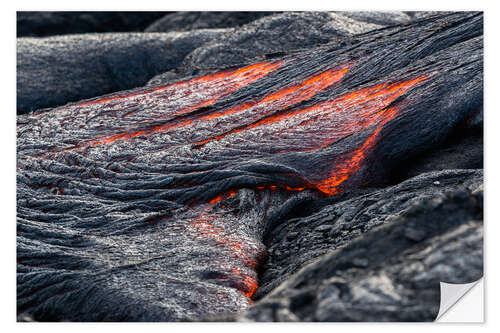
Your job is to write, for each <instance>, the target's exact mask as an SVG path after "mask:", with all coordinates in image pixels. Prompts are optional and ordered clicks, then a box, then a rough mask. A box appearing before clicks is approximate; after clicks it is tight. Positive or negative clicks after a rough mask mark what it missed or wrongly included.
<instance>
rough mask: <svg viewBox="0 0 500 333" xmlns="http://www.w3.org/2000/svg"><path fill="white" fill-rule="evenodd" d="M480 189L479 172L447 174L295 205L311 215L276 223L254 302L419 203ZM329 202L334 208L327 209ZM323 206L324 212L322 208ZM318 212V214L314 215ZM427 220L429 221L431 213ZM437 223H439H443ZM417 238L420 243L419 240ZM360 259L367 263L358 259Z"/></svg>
mask: <svg viewBox="0 0 500 333" xmlns="http://www.w3.org/2000/svg"><path fill="white" fill-rule="evenodd" d="M481 183H482V172H481V171H472V170H470V171H469V170H462V171H460V170H446V171H439V172H431V173H426V174H422V175H420V176H417V177H415V178H411V179H409V180H406V181H404V182H402V183H401V184H398V185H395V186H391V187H388V188H384V189H381V190H376V191H373V192H369V193H367V194H362V193H353V194H349V195H350V196H353V198H351V199H347V200H346V199H344V200H342V197H340V198H338V197H337V198H335V197H334V198H332V199H325V201H324V202H318V201H314V202H311V203H309V204H307V203H306V204H304V203H302V202H300V201H297V200H296V204H297V205H300V204H302V206H301V207H300V208H301V209H302V210H304V211H305V212H307V215H306V216H305V217H292V218H290V219H287V218H286V217H285V218H283V217H282V216H277V217H273V218H274V219H277V218H280V221H279V222H275V224H277V223H279V224H278V225H277V226H276V227H274V229H272V230H268V234H267V241H266V246H267V249H268V253H269V258H268V260H267V262H266V263H265V265H264V266H263V269H262V272H263V273H262V274H261V275H260V287H259V290H258V291H257V294H256V298H259V297H261V296H262V295H266V294H267V293H269V292H270V291H272V290H273V289H274V288H276V287H277V286H278V285H279V284H280V283H282V282H283V281H285V280H287V279H288V278H289V277H290V275H291V274H293V273H295V272H297V270H298V269H300V267H302V266H303V265H304V264H305V263H307V262H308V261H310V260H312V259H314V258H317V257H318V256H320V255H322V254H324V253H326V252H327V251H331V250H334V249H337V248H339V247H341V246H343V245H345V244H348V243H349V242H350V241H352V240H353V239H355V238H357V237H360V236H361V235H362V234H364V233H366V232H368V231H369V230H371V229H372V228H374V227H376V226H379V225H382V224H384V223H387V222H388V221H391V220H392V219H394V218H395V217H397V216H398V215H400V214H402V213H404V212H405V211H407V210H409V209H410V210H411V209H416V208H411V207H413V206H417V207H418V206H419V205H420V204H419V202H422V201H424V200H442V198H443V197H444V196H445V195H446V193H447V192H450V191H457V190H460V189H466V190H467V191H469V192H470V191H472V190H474V189H476V188H477V187H479V186H480V184H481ZM345 195H346V194H344V196H345ZM329 200H331V201H333V202H334V203H331V204H330V203H328V201H329ZM335 201H339V202H335ZM321 205H324V207H323V208H319V207H321ZM318 206H319V207H318ZM315 209H317V210H318V211H317V212H314V213H310V211H311V210H315ZM281 214H282V213H281ZM428 214H429V216H431V214H432V211H429V212H428ZM456 214H459V213H458V212H457V213H456ZM435 223H439V220H436V221H435ZM414 236H415V237H417V238H418V234H414ZM417 240H418V239H417ZM358 259H359V260H365V259H366V258H364V257H363V256H360V257H359V258H358ZM367 260H370V259H369V258H368V259H367Z"/></svg>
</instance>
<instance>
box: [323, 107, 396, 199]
mask: <svg viewBox="0 0 500 333" xmlns="http://www.w3.org/2000/svg"><path fill="white" fill-rule="evenodd" d="M384 114H385V115H386V118H385V119H384V120H383V121H382V122H381V123H380V124H379V126H378V127H377V129H376V130H375V131H374V132H373V134H372V135H370V136H369V137H368V139H366V141H365V142H364V143H363V144H362V145H361V147H359V148H358V149H356V150H354V151H352V152H351V153H349V154H346V155H348V157H347V158H346V159H345V160H343V161H341V162H340V163H339V164H337V165H336V166H335V169H334V170H335V171H334V172H332V173H331V175H330V176H329V177H328V178H326V179H324V180H322V181H321V182H319V183H317V184H316V187H317V188H318V189H319V190H320V191H321V192H323V193H325V194H328V195H334V194H337V193H340V192H342V189H341V188H339V185H340V184H342V183H343V182H345V181H346V180H347V179H349V177H351V176H352V175H353V174H354V173H355V172H356V171H358V170H359V168H360V167H361V165H362V162H363V160H364V159H365V158H366V156H367V155H368V153H370V152H371V151H372V150H373V148H374V146H375V143H376V142H377V139H378V135H379V133H380V131H381V130H382V128H383V126H384V124H386V123H387V122H388V121H389V120H391V119H392V118H394V117H395V116H396V115H397V111H396V109H395V108H389V109H387V110H386V111H385V112H384Z"/></svg>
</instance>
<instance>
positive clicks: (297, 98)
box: [197, 64, 350, 145]
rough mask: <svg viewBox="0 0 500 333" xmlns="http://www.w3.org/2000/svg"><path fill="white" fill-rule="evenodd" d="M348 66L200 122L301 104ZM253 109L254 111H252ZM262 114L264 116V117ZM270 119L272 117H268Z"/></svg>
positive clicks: (347, 66)
mask: <svg viewBox="0 0 500 333" xmlns="http://www.w3.org/2000/svg"><path fill="white" fill-rule="evenodd" d="M349 66H350V64H345V65H343V66H341V67H340V68H335V69H328V70H326V71H324V72H322V73H320V74H318V75H315V76H313V77H310V78H308V79H306V80H304V81H303V82H301V83H300V84H297V85H292V86H290V87H287V88H283V89H280V90H279V91H277V92H274V93H271V94H269V95H267V96H266V97H264V98H262V99H261V100H259V101H257V102H249V103H244V104H240V105H237V106H235V107H233V108H231V109H228V110H222V111H219V112H214V113H211V114H209V115H206V116H202V117H200V119H202V120H207V119H215V118H219V117H222V116H227V115H230V114H233V113H237V112H241V111H243V110H246V109H250V108H251V109H252V111H254V113H255V112H256V111H257V109H261V108H262V109H263V108H264V107H266V108H265V110H264V112H265V114H269V113H271V112H273V111H276V110H279V109H284V108H287V107H289V106H291V105H294V104H297V103H299V102H302V101H304V100H307V99H309V98H311V97H312V96H314V95H315V94H317V93H318V92H320V91H321V90H324V89H326V88H328V87H330V86H331V85H333V84H334V83H336V82H339V81H340V80H341V79H342V78H343V77H344V75H345V74H346V73H347V72H348V70H349ZM272 102H279V105H275V106H273V105H272ZM254 109H255V110H254ZM265 114H264V115H265ZM270 118H272V116H271V117H270ZM264 123H267V122H266V121H262V122H257V123H255V124H251V125H248V126H247V127H245V128H244V129H235V130H233V131H230V132H228V133H225V134H222V135H218V136H215V137H213V138H208V139H205V140H202V141H199V142H198V143H197V145H204V144H205V143H207V142H209V141H212V140H217V141H218V140H220V139H222V138H223V137H225V136H227V135H229V134H233V133H237V132H240V131H243V130H245V129H250V128H253V127H256V126H259V125H261V124H264Z"/></svg>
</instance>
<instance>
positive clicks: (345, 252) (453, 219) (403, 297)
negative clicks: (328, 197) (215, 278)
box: [209, 170, 483, 321]
mask: <svg viewBox="0 0 500 333" xmlns="http://www.w3.org/2000/svg"><path fill="white" fill-rule="evenodd" d="M435 179H440V180H439V181H440V182H441V183H442V185H444V187H443V188H442V189H437V188H438V187H437V186H433V183H431V181H432V180H435ZM463 180H465V183H464V184H463V185H459V183H460V182H461V181H463ZM481 181H482V173H481V172H478V171H472V170H471V171H465V170H462V171H459V170H457V171H448V172H442V173H435V174H426V175H422V176H420V177H417V178H413V179H411V180H408V181H406V182H404V183H402V184H400V185H398V186H395V187H392V188H389V189H385V190H382V191H380V192H374V193H372V194H370V195H368V196H361V197H359V198H354V199H351V200H348V201H345V202H340V203H337V204H335V205H330V206H327V207H325V208H324V209H323V210H322V211H320V212H318V213H317V214H314V215H313V216H311V217H310V218H306V219H302V220H303V221H304V223H303V224H302V227H301V228H297V226H296V225H294V224H293V223H292V224H290V223H286V222H285V225H286V227H288V228H290V229H293V230H298V231H299V233H302V232H303V231H304V228H306V230H311V229H312V228H311V227H310V226H309V224H308V223H309V222H317V220H318V219H319V220H322V221H323V223H327V222H329V223H333V225H334V227H333V229H334V230H335V231H334V232H332V233H330V235H329V236H328V237H329V238H330V244H329V246H330V250H331V249H335V248H336V247H337V246H339V247H338V248H337V249H336V250H333V251H330V252H328V253H327V254H325V255H323V256H319V257H317V258H316V259H314V260H311V261H310V262H309V263H308V264H307V265H305V266H304V267H303V268H301V269H300V270H299V271H298V272H297V273H296V274H294V275H292V276H287V274H282V275H281V277H282V278H283V281H284V282H283V283H282V284H281V285H279V286H278V287H277V288H275V289H274V290H273V291H272V292H271V293H270V294H268V295H267V296H266V297H264V298H263V299H261V300H260V301H258V302H257V303H256V304H255V305H254V306H253V307H251V308H250V309H249V310H247V311H245V312H243V313H242V314H237V315H226V316H221V317H215V318H212V319H211V320H225V321H432V320H434V319H435V318H436V316H437V314H438V312H439V305H440V285H439V283H440V282H446V283H470V282H474V281H476V280H478V279H479V278H481V277H482V275H483V224H482V219H483V193H482V186H478V187H476V189H474V187H475V186H476V185H478V184H481ZM452 183H455V185H452ZM466 184H467V185H466ZM449 185H451V186H450V187H448V188H447V187H446V186H449ZM391 192H392V193H391ZM395 193H397V197H395V198H393V199H391V198H390V197H389V196H388V195H391V194H392V195H394V194H395ZM342 205H344V206H345V207H346V208H347V209H342V208H341V207H342ZM352 206H358V208H352ZM374 206H376V207H377V208H375V209H374ZM339 208H340V209H339ZM335 212H340V214H342V215H340V216H338V213H335ZM346 215H350V216H352V217H350V219H349V220H346V219H345V218H343V217H344V216H346ZM374 217H375V220H379V221H380V222H379V223H382V222H384V224H383V225H382V226H379V227H376V228H373V229H372V227H373V225H370V224H373V223H374V221H373V218H374ZM384 220H385V221H384ZM294 222H295V223H296V222H297V221H294ZM346 222H347V223H346ZM353 230H357V231H358V233H357V234H358V236H357V237H355V238H354V239H353V240H351V241H349V242H345V243H344V241H340V242H339V239H342V238H343V237H345V236H342V234H345V235H348V236H347V237H353V235H356V234H355V233H354V234H353ZM310 232H311V231H309V234H306V235H301V236H302V237H301V239H302V240H305V241H306V242H309V241H310V242H312V241H313V239H316V240H318V239H319V241H321V240H323V239H325V237H324V236H322V235H320V236H319V238H318V237H314V236H313V235H312V234H310ZM283 242H284V240H282V241H281V243H283ZM334 244H335V245H334ZM342 244H344V245H342ZM289 248H290V249H293V248H294V247H293V246H290V247H289ZM301 248H302V249H304V250H305V251H312V250H313V249H312V248H311V245H310V244H301ZM297 255H298V254H297V253H284V254H283V256H282V258H294V257H297ZM299 261H300V260H299ZM298 266H299V264H298V263H297V266H296V267H297V268H298ZM278 275H279V274H278ZM209 320H210V319H209Z"/></svg>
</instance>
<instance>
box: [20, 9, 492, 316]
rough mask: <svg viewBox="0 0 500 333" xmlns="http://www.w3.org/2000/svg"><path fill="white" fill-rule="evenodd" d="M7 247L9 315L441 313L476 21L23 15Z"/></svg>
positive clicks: (474, 264) (458, 198) (474, 130)
mask: <svg viewBox="0 0 500 333" xmlns="http://www.w3.org/2000/svg"><path fill="white" fill-rule="evenodd" d="M16 255H17V316H18V317H17V320H18V321H244V322H248V321H250V322H252V321H330V322H332V321H333V322H336V321H433V320H434V319H435V318H436V316H437V314H438V312H439V305H440V282H447V283H470V282H474V281H476V280H478V279H479V278H481V277H482V275H483V14H482V12H18V13H17V254H16Z"/></svg>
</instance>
